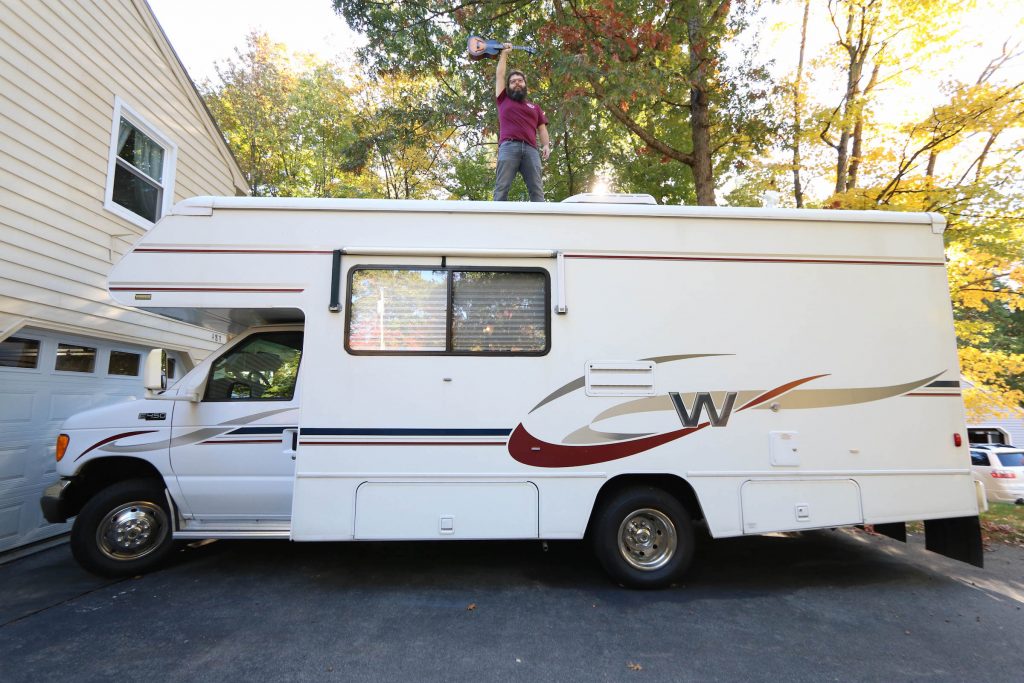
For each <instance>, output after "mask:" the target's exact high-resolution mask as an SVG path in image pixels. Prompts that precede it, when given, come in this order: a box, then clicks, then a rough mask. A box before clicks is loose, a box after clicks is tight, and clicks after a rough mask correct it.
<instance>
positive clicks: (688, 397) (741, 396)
mask: <svg viewBox="0 0 1024 683" xmlns="http://www.w3.org/2000/svg"><path fill="white" fill-rule="evenodd" d="M763 393H764V392H763V391H762V390H760V389H755V390H751V391H741V392H739V393H738V395H737V396H736V403H737V404H738V405H744V404H746V403H747V402H748V401H752V400H754V399H755V398H757V397H758V396H760V395H761V394H763ZM725 394H726V392H724V391H713V392H711V396H712V398H714V399H715V402H716V403H720V402H721V401H723V400H724V398H725ZM679 397H680V398H682V399H683V402H684V403H686V404H687V405H693V402H694V401H695V400H696V398H697V394H696V393H692V394H679ZM663 410H667V411H671V412H675V410H676V409H675V407H674V406H673V405H672V399H671V398H669V396H668V394H663V395H661V396H650V397H648V398H638V399H637V400H635V401H627V402H626V403H620V404H619V405H617V406H612V407H611V408H608V409H607V410H605V411H603V412H601V413H599V414H598V415H597V416H596V417H595V418H594V422H600V421H601V420H607V419H608V418H611V417H618V416H620V415H634V414H636V413H654V412H661V411H663Z"/></svg>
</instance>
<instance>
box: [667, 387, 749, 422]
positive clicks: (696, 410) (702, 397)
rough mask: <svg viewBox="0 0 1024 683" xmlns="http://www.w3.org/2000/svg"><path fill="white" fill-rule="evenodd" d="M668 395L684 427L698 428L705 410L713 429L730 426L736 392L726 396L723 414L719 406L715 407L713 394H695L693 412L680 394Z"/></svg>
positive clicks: (673, 392)
mask: <svg viewBox="0 0 1024 683" xmlns="http://www.w3.org/2000/svg"><path fill="white" fill-rule="evenodd" d="M668 395H669V397H670V398H671V399H672V405H673V406H674V407H675V409H676V414H677V415H679V421H680V422H682V423H683V426H684V427H696V426H697V425H699V424H700V416H701V413H702V412H703V411H705V410H706V411H707V414H708V421H709V422H710V423H711V426H712V427H724V426H726V425H727V424H729V416H730V415H732V408H733V406H734V405H736V392H734V391H730V392H728V393H727V394H726V395H725V403H724V404H723V405H722V408H721V412H719V408H718V406H716V405H715V401H714V399H712V398H711V394H709V393H708V392H706V391H703V392H700V393H698V394H695V398H694V400H693V409H692V411H691V410H687V409H686V405H685V404H684V403H683V399H682V397H680V396H679V392H677V391H670V392H669V394H668Z"/></svg>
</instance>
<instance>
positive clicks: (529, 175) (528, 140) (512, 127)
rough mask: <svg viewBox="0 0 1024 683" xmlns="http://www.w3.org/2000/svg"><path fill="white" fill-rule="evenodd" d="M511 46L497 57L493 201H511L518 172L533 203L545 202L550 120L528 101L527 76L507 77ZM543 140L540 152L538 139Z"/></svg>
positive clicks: (518, 74)
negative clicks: (543, 178)
mask: <svg viewBox="0 0 1024 683" xmlns="http://www.w3.org/2000/svg"><path fill="white" fill-rule="evenodd" d="M511 48H512V44H511V43H505V46H504V48H503V49H502V50H501V55H500V56H499V57H498V71H497V74H496V77H495V80H494V94H495V95H496V96H497V98H498V169H497V178H496V179H495V181H494V201H496V202H504V201H507V200H508V190H509V188H510V187H511V186H512V181H513V180H514V179H515V177H516V173H517V172H518V173H522V174H523V180H525V181H526V189H528V190H529V191H530V201H531V202H542V201H544V187H543V185H542V183H541V175H540V174H541V170H540V160H541V158H542V157H543V159H544V160H545V161H547V158H548V156H549V155H550V154H551V143H550V140H549V139H548V117H547V116H545V115H544V110H542V109H541V108H540V107H539V106H537V105H536V104H534V103H533V102H530V101H529V100H527V99H526V75H525V74H523V72H522V71H516V70H512V71H510V72H509V73H508V77H506V76H505V68H506V62H507V60H508V52H509V50H510V49H511ZM538 137H539V138H540V145H541V146H540V151H538V150H537V138H538Z"/></svg>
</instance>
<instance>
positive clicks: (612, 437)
mask: <svg viewBox="0 0 1024 683" xmlns="http://www.w3.org/2000/svg"><path fill="white" fill-rule="evenodd" d="M651 434H653V432H645V433H643V434H615V433H612V432H598V431H596V430H593V429H591V428H590V426H589V425H588V426H586V427H580V428H579V429H577V430H576V431H575V432H573V433H572V434H569V435H568V436H566V437H565V438H564V439H562V443H564V444H599V443H608V442H609V441H625V440H626V439H637V438H640V437H642V436H651Z"/></svg>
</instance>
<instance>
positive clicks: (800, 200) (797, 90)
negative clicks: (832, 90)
mask: <svg viewBox="0 0 1024 683" xmlns="http://www.w3.org/2000/svg"><path fill="white" fill-rule="evenodd" d="M810 12H811V0H804V21H803V25H802V26H801V28H800V61H799V62H798V63H797V67H796V82H795V83H794V84H793V198H794V199H795V200H796V208H798V209H802V208H804V189H803V184H802V183H801V182H800V166H801V164H802V160H801V158H800V133H801V130H800V124H801V119H802V118H803V107H802V106H801V104H802V103H801V101H800V97H801V88H802V87H803V75H804V50H805V49H806V47H807V17H808V15H809V14H810Z"/></svg>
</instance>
